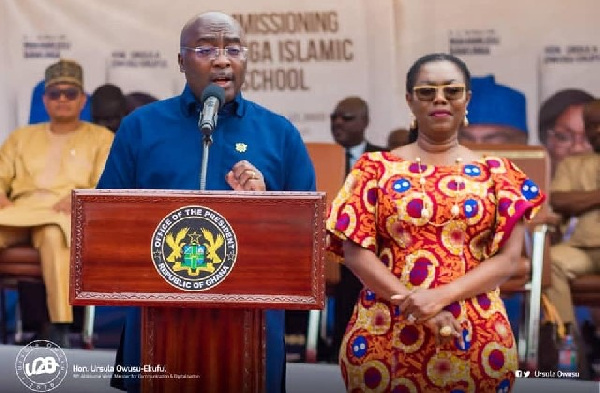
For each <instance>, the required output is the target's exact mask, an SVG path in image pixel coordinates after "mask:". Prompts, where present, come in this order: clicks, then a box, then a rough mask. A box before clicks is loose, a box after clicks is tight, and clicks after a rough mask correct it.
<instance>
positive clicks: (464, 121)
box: [463, 111, 469, 127]
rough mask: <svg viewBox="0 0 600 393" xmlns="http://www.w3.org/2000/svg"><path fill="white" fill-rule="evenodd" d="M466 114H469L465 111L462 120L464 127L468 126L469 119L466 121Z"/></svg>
mask: <svg viewBox="0 0 600 393" xmlns="http://www.w3.org/2000/svg"><path fill="white" fill-rule="evenodd" d="M468 114H469V111H465V119H464V120H463V126H465V127H468V126H469V119H467V115H468Z"/></svg>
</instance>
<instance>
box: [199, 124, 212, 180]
mask: <svg viewBox="0 0 600 393" xmlns="http://www.w3.org/2000/svg"><path fill="white" fill-rule="evenodd" d="M202 133H203V134H204V137H203V138H202V142H203V145H204V147H203V149H202V167H201V170H200V191H205V190H206V169H207V167H208V151H209V149H210V145H212V142H213V140H212V132H211V130H207V131H204V130H202Z"/></svg>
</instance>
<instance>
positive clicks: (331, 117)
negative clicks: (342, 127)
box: [329, 113, 356, 121]
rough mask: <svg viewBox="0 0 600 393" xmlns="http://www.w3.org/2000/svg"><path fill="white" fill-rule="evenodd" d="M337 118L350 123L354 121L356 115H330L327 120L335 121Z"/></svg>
mask: <svg viewBox="0 0 600 393" xmlns="http://www.w3.org/2000/svg"><path fill="white" fill-rule="evenodd" d="M338 117H340V118H341V119H342V120H343V121H352V120H354V119H356V115H350V114H348V113H332V114H331V115H329V119H331V121H335V119H337V118H338Z"/></svg>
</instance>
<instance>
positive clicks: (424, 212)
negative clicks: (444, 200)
mask: <svg viewBox="0 0 600 393" xmlns="http://www.w3.org/2000/svg"><path fill="white" fill-rule="evenodd" d="M415 160H416V161H417V167H418V169H419V184H420V186H421V195H422V200H423V207H422V208H421V217H423V218H425V219H427V222H428V223H429V224H432V225H434V226H444V225H446V224H447V223H448V222H450V221H453V220H455V219H456V218H458V216H459V214H460V207H459V205H458V196H459V194H460V190H461V189H464V188H465V185H466V184H465V180H464V179H463V177H462V176H461V173H462V171H461V165H460V163H461V162H462V158H460V157H459V158H457V159H456V177H455V179H454V183H455V185H456V190H455V192H454V203H453V204H452V207H451V208H450V214H451V215H452V216H451V217H450V218H449V219H448V220H446V221H444V222H443V223H441V224H438V223H435V222H431V217H432V216H433V208H432V211H429V209H428V208H427V206H426V204H425V201H426V200H427V193H426V192H425V183H426V182H427V180H426V179H425V176H424V175H423V168H422V167H421V165H422V164H421V158H420V157H417V158H416V159H415ZM459 180H460V181H459Z"/></svg>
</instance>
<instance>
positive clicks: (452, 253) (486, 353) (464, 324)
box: [327, 54, 544, 393]
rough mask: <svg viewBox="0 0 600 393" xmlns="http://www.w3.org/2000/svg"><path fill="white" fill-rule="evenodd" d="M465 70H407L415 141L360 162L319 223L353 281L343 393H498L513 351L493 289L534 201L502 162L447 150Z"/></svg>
mask: <svg viewBox="0 0 600 393" xmlns="http://www.w3.org/2000/svg"><path fill="white" fill-rule="evenodd" d="M469 80H470V75H469V71H468V69H467V67H466V65H465V64H464V63H463V62H462V61H461V60H460V59H458V58H456V57H454V56H451V55H447V54H432V55H427V56H424V57H422V58H421V59H419V60H417V61H416V62H415V64H414V65H413V66H412V67H411V69H410V70H409V72H408V74H407V80H406V91H407V93H406V101H407V103H408V105H409V107H410V109H411V111H412V113H413V114H414V116H415V120H416V124H413V125H412V126H411V129H412V130H411V132H412V134H413V140H414V141H415V142H413V143H411V144H409V145H406V146H402V147H399V148H397V149H395V150H393V151H391V152H377V153H366V154H364V155H363V156H362V157H361V158H360V160H359V161H358V162H357V163H356V165H355V166H354V168H353V169H352V171H351V173H350V174H349V175H348V177H347V179H346V181H345V184H344V186H343V188H342V189H341V190H340V192H339V194H338V195H337V197H336V199H335V201H334V202H333V205H332V208H331V212H330V216H329V218H328V220H327V229H328V231H329V250H330V251H332V252H334V253H335V254H337V255H338V256H340V257H343V258H344V263H345V264H346V265H347V266H348V267H349V268H350V269H351V270H352V271H353V272H354V273H355V274H356V275H357V276H358V277H359V278H360V279H361V281H362V282H363V284H364V288H363V290H362V291H361V294H360V297H359V299H358V301H357V305H356V307H355V309H354V314H353V316H352V318H351V320H350V322H349V323H348V327H347V330H346V334H345V336H344V340H343V342H342V348H341V350H340V356H339V361H340V366H341V371H342V376H343V378H344V381H345V383H346V387H347V390H348V391H349V392H424V393H432V392H445V393H446V392H453V393H458V392H508V391H510V389H511V387H512V384H513V381H514V370H515V369H516V368H517V352H516V342H515V338H514V336H513V334H512V330H511V327H510V324H509V322H508V318H507V316H506V311H505V309H504V305H503V303H502V300H501V299H500V294H499V291H498V285H499V284H500V283H502V282H503V281H504V280H506V279H507V278H508V277H510V276H511V274H512V272H513V268H514V266H515V264H516V262H517V261H518V259H519V257H520V255H521V246H522V243H523V236H524V231H525V229H524V222H523V218H526V219H531V218H532V217H533V215H534V213H535V211H537V209H538V208H539V206H540V204H541V203H542V201H543V200H544V195H543V194H542V193H541V191H540V190H539V189H538V188H537V186H536V185H535V183H533V182H532V181H531V180H529V179H528V178H527V177H526V176H525V175H524V174H523V172H521V171H520V170H519V169H518V168H517V167H516V166H515V165H514V164H512V163H511V162H510V161H509V160H506V159H504V158H498V157H481V156H479V155H477V154H476V153H474V152H473V151H471V150H469V149H467V148H466V147H464V146H462V145H460V144H459V143H458V140H457V135H458V130H459V128H460V127H461V126H462V125H463V124H464V122H466V118H465V113H466V107H467V104H468V102H469V99H470V96H471V92H470V89H469Z"/></svg>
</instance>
